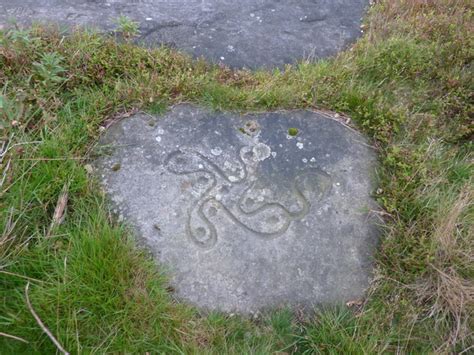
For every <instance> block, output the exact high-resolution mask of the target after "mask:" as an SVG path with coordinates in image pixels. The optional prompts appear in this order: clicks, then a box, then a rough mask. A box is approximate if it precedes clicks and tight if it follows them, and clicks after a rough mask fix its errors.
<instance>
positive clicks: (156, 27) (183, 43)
mask: <svg viewBox="0 0 474 355" xmlns="http://www.w3.org/2000/svg"><path fill="white" fill-rule="evenodd" d="M367 5H368V0H287V1H282V0H239V1H235V0H0V25H2V24H3V25H5V24H6V23H7V21H8V20H10V19H16V20H17V21H18V22H19V23H22V24H29V23H31V22H33V21H36V22H38V21H39V22H41V21H43V22H55V23H60V24H66V25H83V26H92V27H95V28H99V29H102V30H106V31H111V30H113V29H115V28H116V24H115V23H114V21H115V20H116V19H117V18H118V17H119V16H120V15H125V16H128V17H130V18H131V19H133V20H134V21H137V22H139V24H140V31H141V36H140V38H139V41H141V42H144V43H146V44H149V45H155V46H156V45H160V44H167V45H171V46H175V47H177V48H180V49H183V50H185V51H186V52H188V53H190V54H192V55H193V56H195V57H199V56H204V57H206V58H207V59H209V60H211V61H213V62H216V63H220V62H222V63H224V64H227V65H229V66H231V67H248V68H257V67H274V66H280V67H281V66H283V65H284V64H287V63H294V62H295V61H296V60H299V59H303V58H307V57H311V58H322V57H328V56H331V55H334V54H335V53H337V52H338V51H340V50H341V49H343V48H344V47H345V46H346V45H348V44H349V43H351V42H353V41H354V40H355V39H356V38H357V37H358V35H359V34H360V28H359V27H360V23H361V17H363V15H364V9H365V7H366V6H367Z"/></svg>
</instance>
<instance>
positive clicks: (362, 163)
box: [97, 105, 378, 313]
mask: <svg viewBox="0 0 474 355" xmlns="http://www.w3.org/2000/svg"><path fill="white" fill-rule="evenodd" d="M295 128H296V129H297V131H298V132H297V135H296V136H291V135H289V134H288V132H289V130H290V131H291V133H292V134H294V133H296V129H295ZM99 146H100V149H101V150H102V151H103V152H105V153H104V154H102V155H101V156H100V158H99V159H98V161H97V168H98V171H99V175H100V176H101V178H102V181H103V185H104V188H105V190H106V192H107V193H108V195H109V196H110V200H111V202H112V205H113V206H114V208H115V212H116V213H117V215H119V216H120V218H124V219H125V220H126V221H127V222H128V223H129V224H130V225H132V226H133V227H134V228H135V230H136V233H137V236H138V239H139V241H141V242H142V243H143V244H144V245H146V246H147V248H149V250H151V251H152V253H153V255H154V256H155V258H156V259H157V260H158V261H159V263H160V264H161V265H164V266H165V268H167V269H168V271H169V274H170V275H171V283H172V285H173V286H174V288H175V290H176V295H177V297H178V298H180V299H182V300H184V301H187V302H189V303H192V304H194V305H197V306H199V307H201V308H203V309H206V310H220V311H226V312H239V313H252V312H256V311H260V310H263V309H267V308H271V307H278V306H290V307H294V308H297V307H301V308H309V307H312V306H317V305H320V304H335V303H340V302H344V301H347V300H353V299H357V298H359V297H361V295H363V292H364V290H365V289H366V287H367V285H368V282H369V278H370V274H371V256H372V253H373V251H374V248H375V246H376V242H377V236H378V228H377V226H376V223H375V221H374V220H372V218H371V217H370V213H369V210H370V209H373V208H375V207H374V202H373V201H372V199H371V197H370V193H371V189H372V188H373V185H372V184H373V178H374V169H375V165H376V159H375V156H374V154H373V152H372V151H371V148H369V147H368V146H367V144H366V143H365V141H364V138H363V137H362V136H361V135H359V134H357V133H355V131H353V130H351V129H349V128H347V127H345V126H344V125H343V124H341V123H339V122H337V121H336V120H334V119H330V118H328V117H326V116H325V115H324V114H322V113H317V112H311V111H289V112H274V113H263V114H253V115H245V116H239V115H237V114H228V113H226V114H224V113H212V112H208V111H206V110H203V109H199V108H196V107H194V106H190V105H179V106H175V107H174V108H173V109H171V111H169V112H168V113H167V114H165V115H163V116H157V117H155V116H151V115H148V114H145V113H143V114H137V115H135V116H133V117H131V118H128V119H125V120H123V121H121V122H120V123H117V124H115V125H113V126H112V127H111V128H109V129H108V130H107V132H106V133H105V135H104V136H103V138H102V139H101V142H100V145H99Z"/></svg>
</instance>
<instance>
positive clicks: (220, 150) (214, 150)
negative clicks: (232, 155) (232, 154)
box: [211, 147, 222, 157]
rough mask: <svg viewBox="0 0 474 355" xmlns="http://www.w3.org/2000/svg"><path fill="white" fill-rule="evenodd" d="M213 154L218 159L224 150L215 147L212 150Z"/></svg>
mask: <svg viewBox="0 0 474 355" xmlns="http://www.w3.org/2000/svg"><path fill="white" fill-rule="evenodd" d="M211 153H212V154H213V155H215V156H216V157H217V156H219V155H221V154H222V149H221V148H219V147H215V148H213V149H211Z"/></svg>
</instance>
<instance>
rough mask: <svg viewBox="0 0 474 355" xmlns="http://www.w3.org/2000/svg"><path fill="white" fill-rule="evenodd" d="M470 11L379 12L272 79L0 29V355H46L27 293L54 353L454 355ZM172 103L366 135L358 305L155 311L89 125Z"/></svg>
mask: <svg viewBox="0 0 474 355" xmlns="http://www.w3.org/2000/svg"><path fill="white" fill-rule="evenodd" d="M473 15H474V7H473V5H472V3H471V2H470V1H467V0H438V1H428V0H424V1H422V0H390V1H388V0H385V1H379V2H377V4H376V5H375V6H374V7H373V8H372V9H371V10H370V13H369V14H368V16H367V18H366V20H365V23H364V27H363V28H364V36H363V37H362V38H361V39H360V40H359V41H358V42H357V43H356V44H355V45H354V46H353V47H352V48H351V49H349V50H347V51H346V52H343V53H341V54H340V55H339V56H338V57H337V58H334V59H331V60H326V61H319V62H317V63H311V62H302V63H300V64H298V65H295V66H288V67H286V68H285V70H275V71H273V72H268V71H256V72H247V71H233V70H230V69H228V68H225V67H216V66H211V65H209V64H207V63H205V62H204V61H202V60H198V61H192V60H191V59H190V58H188V57H186V56H185V55H183V54H180V53H178V52H176V51H173V50H170V49H167V48H160V49H153V50H150V49H145V48H141V47H138V46H136V45H133V44H130V43H129V41H125V42H124V43H117V42H116V41H114V40H113V39H110V38H106V37H102V36H100V35H97V34H94V33H88V32H84V31H77V32H74V33H72V34H71V35H68V36H65V35H64V34H62V33H60V32H59V31H58V30H57V29H52V28H44V27H42V28H33V29H30V30H20V29H12V30H3V31H0V87H1V92H0V120H1V121H0V125H1V127H2V133H1V135H2V139H3V141H4V142H5V144H4V149H3V151H4V153H3V154H2V156H1V159H2V160H1V169H2V171H1V172H2V175H1V177H0V179H1V180H0V181H3V183H2V186H1V187H0V216H1V217H0V221H1V222H0V223H1V229H0V230H1V231H2V234H0V301H1V302H0V352H1V353H6V354H9V353H11V354H19V353H52V352H54V351H55V346H54V345H53V343H52V342H51V341H50V339H49V338H47V336H46V335H45V333H44V332H43V331H42V329H41V328H40V327H39V326H38V324H37V323H36V321H35V320H34V318H33V316H32V314H31V311H30V309H28V307H27V304H26V302H25V286H26V283H27V282H29V283H30V287H29V298H30V300H31V304H32V307H33V308H34V310H35V311H36V313H37V314H38V315H39V317H40V318H41V319H42V321H43V322H44V323H45V325H46V326H47V327H48V328H49V329H50V331H51V332H52V333H53V334H54V336H55V337H56V338H57V339H58V341H59V342H60V343H61V344H62V345H63V346H64V347H65V349H67V350H68V351H70V352H72V353H104V352H115V353H127V352H138V353H145V352H147V351H148V352H153V353H158V352H160V353H216V354H220V353H257V354H260V353H262V354H263V353H301V354H309V353H327V354H332V353H334V354H335V353H382V352H400V353H431V352H441V353H450V352H452V353H460V352H463V351H464V352H465V353H467V352H469V351H472V349H473V348H472V344H473V342H474V337H473V332H472V329H474V324H473V320H472V315H473V310H474V283H473V276H474V252H473V223H472V222H473V220H474V213H473V212H474V209H473V204H472V201H473V194H474V192H473V186H474V183H473V176H474V169H473V164H472V162H473V150H472V137H473V135H472V134H473V130H472V127H473V126H472V122H473V116H474V112H473V96H472V92H473V91H474V90H473V89H474V82H473V57H474V49H473V48H474V46H473V41H474V33H473V32H474V31H473V25H472V24H473ZM125 24H126V23H125ZM182 101H190V102H194V103H197V104H200V105H203V106H208V107H212V108H215V109H225V110H236V111H263V110H271V109H280V108H313V107H320V108H326V109H331V110H335V111H337V112H340V113H344V114H347V115H349V116H350V117H351V119H352V121H353V122H354V123H355V124H356V125H357V126H358V127H359V128H360V129H361V130H363V131H364V132H365V133H366V134H367V135H368V136H369V137H370V138H371V139H372V141H373V143H374V145H376V146H377V148H378V151H379V156H380V161H381V165H380V169H379V176H380V187H379V189H378V191H377V196H376V197H377V199H378V201H379V203H380V204H381V205H382V206H383V207H384V209H385V212H384V217H385V218H386V221H387V227H386V229H385V233H384V236H383V240H382V243H381V247H380V250H379V252H378V255H377V266H376V274H375V279H374V281H373V283H372V286H371V289H370V290H369V292H368V294H367V297H366V299H365V300H364V302H363V303H362V305H360V306H358V305H356V306H354V307H350V308H346V309H326V310H321V311H318V312H317V314H316V315H315V316H313V317H311V318H305V317H296V316H294V315H292V314H291V313H290V312H288V311H286V310H275V312H274V313H272V314H268V315H265V316H264V317H262V318H259V319H254V320H251V319H244V318H240V317H236V316H229V315H222V314H211V315H201V314H199V312H198V311H196V310H194V309H192V308H190V307H187V306H185V305H180V304H177V303H175V302H174V301H173V299H172V295H171V294H170V292H169V291H170V290H169V289H168V288H167V287H168V286H167V284H166V275H163V274H162V273H161V272H160V271H159V270H157V268H156V266H155V265H154V264H153V263H152V261H151V259H150V257H149V256H148V255H146V254H145V252H143V251H140V250H137V249H135V248H134V247H133V240H132V237H131V236H130V232H129V231H127V230H126V229H124V228H123V226H121V225H119V224H117V222H116V221H114V220H113V219H112V218H111V216H110V214H109V211H108V209H107V207H106V206H105V205H104V200H103V196H102V194H101V192H100V189H99V188H98V186H97V184H96V182H94V180H93V179H92V178H91V177H90V176H89V174H90V173H89V170H90V169H89V168H88V167H89V164H88V163H89V160H90V159H91V158H92V155H91V151H92V147H93V145H94V142H95V141H96V139H97V137H98V135H99V134H100V132H101V130H102V128H101V127H103V126H106V125H107V124H108V123H110V122H112V121H113V120H115V119H119V118H121V117H126V116H127V115H129V114H131V113H133V112H135V111H136V110H137V109H143V110H148V111H149V112H154V113H159V112H162V111H163V110H164V109H166V107H167V106H168V105H170V104H173V103H177V102H182ZM61 201H62V202H61ZM65 201H67V204H66V203H65ZM64 207H66V209H65V211H66V214H65V218H64V221H63V222H62V223H60V222H61V220H62V219H63V218H61V217H63V212H64V210H63V208H64ZM11 336H14V337H17V339H14V338H12V337H11ZM18 338H20V339H23V340H24V341H21V340H19V339H18Z"/></svg>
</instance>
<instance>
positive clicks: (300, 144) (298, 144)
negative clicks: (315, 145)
mask: <svg viewBox="0 0 474 355" xmlns="http://www.w3.org/2000/svg"><path fill="white" fill-rule="evenodd" d="M296 146H297V147H298V149H303V148H304V144H303V143H301V142H298V143H296Z"/></svg>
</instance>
